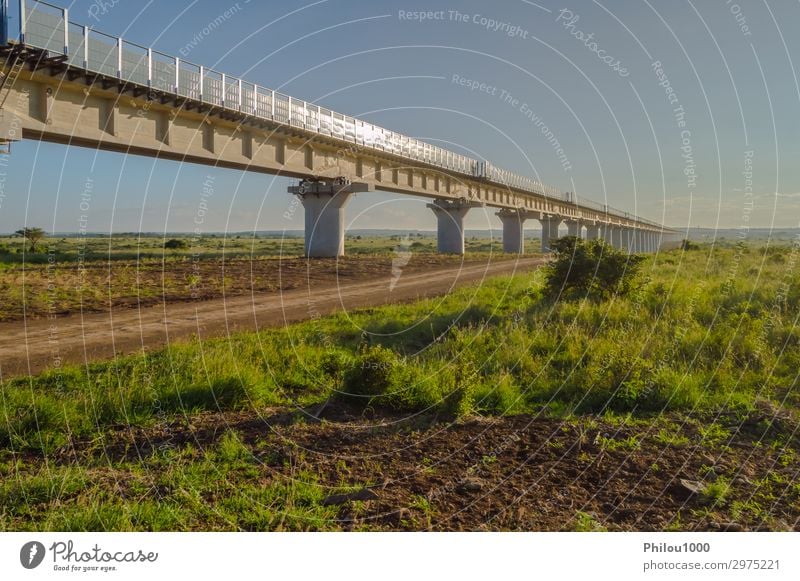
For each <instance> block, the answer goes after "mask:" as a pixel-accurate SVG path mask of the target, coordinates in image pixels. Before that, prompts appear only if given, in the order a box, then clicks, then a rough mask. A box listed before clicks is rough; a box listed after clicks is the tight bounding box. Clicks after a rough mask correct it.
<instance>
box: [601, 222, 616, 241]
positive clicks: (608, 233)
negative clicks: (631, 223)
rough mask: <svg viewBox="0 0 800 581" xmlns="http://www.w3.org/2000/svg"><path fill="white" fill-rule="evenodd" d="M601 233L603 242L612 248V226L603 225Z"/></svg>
mask: <svg viewBox="0 0 800 581" xmlns="http://www.w3.org/2000/svg"><path fill="white" fill-rule="evenodd" d="M602 231H603V232H602V236H603V241H604V242H605V243H606V244H608V245H610V246H613V245H614V226H613V225H611V224H608V223H606V224H603V225H602Z"/></svg>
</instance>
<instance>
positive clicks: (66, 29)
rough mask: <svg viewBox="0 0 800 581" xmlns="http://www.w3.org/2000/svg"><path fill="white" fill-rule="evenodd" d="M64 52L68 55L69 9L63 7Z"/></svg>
mask: <svg viewBox="0 0 800 581" xmlns="http://www.w3.org/2000/svg"><path fill="white" fill-rule="evenodd" d="M64 54H65V55H67V56H69V10H68V9H66V8H64Z"/></svg>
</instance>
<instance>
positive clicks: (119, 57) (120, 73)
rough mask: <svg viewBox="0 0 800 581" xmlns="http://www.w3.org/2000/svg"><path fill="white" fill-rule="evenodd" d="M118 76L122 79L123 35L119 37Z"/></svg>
mask: <svg viewBox="0 0 800 581" xmlns="http://www.w3.org/2000/svg"><path fill="white" fill-rule="evenodd" d="M117 77H118V78H119V79H122V37H117Z"/></svg>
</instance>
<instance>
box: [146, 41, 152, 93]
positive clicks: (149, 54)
mask: <svg viewBox="0 0 800 581" xmlns="http://www.w3.org/2000/svg"><path fill="white" fill-rule="evenodd" d="M147 86H148V87H149V88H151V89H152V88H153V49H152V48H148V49H147Z"/></svg>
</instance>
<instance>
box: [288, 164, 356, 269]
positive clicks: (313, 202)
mask: <svg viewBox="0 0 800 581" xmlns="http://www.w3.org/2000/svg"><path fill="white" fill-rule="evenodd" d="M369 190H370V186H368V185H367V184H351V183H349V182H347V181H346V180H342V179H337V180H334V181H332V182H322V181H319V182H311V181H303V182H301V183H300V185H299V186H292V187H290V188H289V193H290V194H294V195H296V196H297V197H298V198H300V201H301V202H302V204H303V208H304V209H305V254H306V256H308V257H309V258H331V257H338V256H344V208H345V206H346V205H347V202H349V201H350V197H351V196H352V195H353V194H354V193H356V192H366V191H369Z"/></svg>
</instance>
